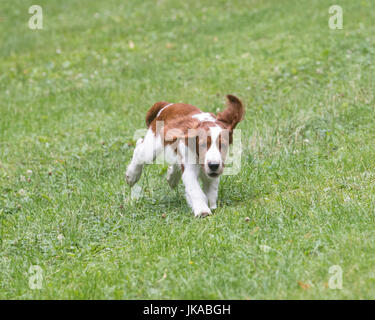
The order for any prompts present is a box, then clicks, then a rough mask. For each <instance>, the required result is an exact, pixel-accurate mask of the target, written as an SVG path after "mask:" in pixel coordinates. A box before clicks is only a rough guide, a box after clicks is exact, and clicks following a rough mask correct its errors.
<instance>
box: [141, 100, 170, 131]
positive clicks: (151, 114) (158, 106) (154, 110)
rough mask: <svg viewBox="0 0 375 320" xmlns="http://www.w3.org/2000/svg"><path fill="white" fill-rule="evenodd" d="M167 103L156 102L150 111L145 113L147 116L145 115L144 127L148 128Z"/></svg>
mask: <svg viewBox="0 0 375 320" xmlns="http://www.w3.org/2000/svg"><path fill="white" fill-rule="evenodd" d="M168 103H169V102H166V101H159V102H156V103H155V104H154V105H153V106H152V107H151V108H150V110H148V111H147V114H146V125H147V127H149V126H150V124H151V122H152V121H153V120H154V119H155V118H156V116H157V115H158V113H159V111H160V110H161V109H162V108H164V107H165V106H166V105H167V104H168Z"/></svg>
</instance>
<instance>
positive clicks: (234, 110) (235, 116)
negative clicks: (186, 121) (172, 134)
mask: <svg viewBox="0 0 375 320" xmlns="http://www.w3.org/2000/svg"><path fill="white" fill-rule="evenodd" d="M244 115H245V108H244V106H243V104H242V102H241V100H240V99H238V98H237V97H235V96H233V95H228V96H227V108H226V109H224V110H223V111H222V112H219V113H218V114H217V116H215V115H213V114H208V113H200V114H197V115H194V116H193V118H196V119H198V120H199V122H198V124H197V125H196V126H195V128H194V129H189V133H188V136H187V138H188V139H187V140H188V144H189V148H190V149H191V150H194V151H195V152H196V155H197V159H198V161H199V164H200V165H201V166H202V168H203V171H204V172H205V174H206V175H207V176H208V177H211V178H215V177H218V176H219V175H221V174H222V173H223V171H224V167H225V160H226V157H227V153H228V149H229V145H230V144H231V143H232V142H233V130H234V129H235V127H236V126H237V124H238V123H239V122H240V121H241V120H242V119H243V117H244ZM185 137H186V136H185Z"/></svg>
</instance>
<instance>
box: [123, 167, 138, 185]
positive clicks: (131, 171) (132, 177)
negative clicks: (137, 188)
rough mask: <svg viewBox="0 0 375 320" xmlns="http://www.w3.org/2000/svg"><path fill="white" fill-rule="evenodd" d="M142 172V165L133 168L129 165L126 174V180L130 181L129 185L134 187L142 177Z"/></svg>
mask: <svg viewBox="0 0 375 320" xmlns="http://www.w3.org/2000/svg"><path fill="white" fill-rule="evenodd" d="M141 173H142V166H140V168H137V167H135V168H133V167H131V166H129V167H128V169H127V170H126V174H125V178H126V182H127V183H128V185H129V186H131V187H132V186H133V185H134V184H135V183H136V182H137V181H138V180H139V178H140V177H141Z"/></svg>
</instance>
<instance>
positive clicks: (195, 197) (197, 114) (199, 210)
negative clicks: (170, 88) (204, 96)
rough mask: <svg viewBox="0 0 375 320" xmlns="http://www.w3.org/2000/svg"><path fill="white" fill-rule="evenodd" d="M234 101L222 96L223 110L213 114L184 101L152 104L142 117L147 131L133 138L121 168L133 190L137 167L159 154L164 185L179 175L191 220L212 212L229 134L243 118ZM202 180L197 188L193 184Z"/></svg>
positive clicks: (138, 172)
mask: <svg viewBox="0 0 375 320" xmlns="http://www.w3.org/2000/svg"><path fill="white" fill-rule="evenodd" d="M244 115H245V109H244V106H243V104H242V102H241V100H240V99H238V98H237V97H235V96H233V95H227V107H226V109H225V110H223V111H222V112H220V113H218V114H217V115H216V116H215V115H214V114H213V113H207V112H203V111H201V110H199V109H198V108H196V107H194V106H192V105H189V104H184V103H168V102H164V101H161V102H157V103H155V104H154V105H153V106H152V107H151V109H150V110H149V111H148V112H147V115H146V124H147V127H148V131H147V133H146V135H145V137H144V138H143V139H142V138H141V139H139V140H138V141H137V144H136V148H135V150H134V153H133V158H132V160H131V162H130V164H129V166H128V168H127V170H126V181H127V183H128V184H129V185H130V186H133V185H134V184H135V183H136V182H137V181H138V180H139V178H140V176H141V173H142V169H143V166H144V165H145V164H147V163H152V162H153V161H154V160H155V159H156V157H157V156H158V155H159V154H161V153H162V152H163V151H164V155H165V158H166V159H167V161H168V162H169V163H170V166H169V167H168V171H167V181H168V183H169V185H170V186H171V187H172V188H174V187H176V186H177V184H178V182H179V181H180V179H181V177H182V181H183V183H184V185H185V192H186V200H187V202H188V204H189V205H190V207H191V208H192V210H193V212H194V215H195V216H196V217H205V216H207V215H209V214H211V210H213V209H216V202H217V194H218V188H219V182H220V175H221V174H222V173H223V170H224V166H225V159H226V156H227V152H228V147H229V144H231V143H232V136H233V130H234V128H235V127H236V126H237V124H238V123H239V122H240V121H241V120H242V119H243V118H244ZM199 178H200V179H201V180H202V187H203V190H202V188H201V186H200V184H199Z"/></svg>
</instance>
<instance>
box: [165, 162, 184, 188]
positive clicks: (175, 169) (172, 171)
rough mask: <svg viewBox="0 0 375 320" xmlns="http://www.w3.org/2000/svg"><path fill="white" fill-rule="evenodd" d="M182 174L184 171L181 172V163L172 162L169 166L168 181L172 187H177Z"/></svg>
mask: <svg viewBox="0 0 375 320" xmlns="http://www.w3.org/2000/svg"><path fill="white" fill-rule="evenodd" d="M181 175H182V172H181V169H180V165H179V164H177V163H175V164H171V165H170V166H169V167H168V171H167V181H168V184H169V186H170V187H171V188H176V187H177V185H178V183H179V182H180V180H181Z"/></svg>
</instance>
